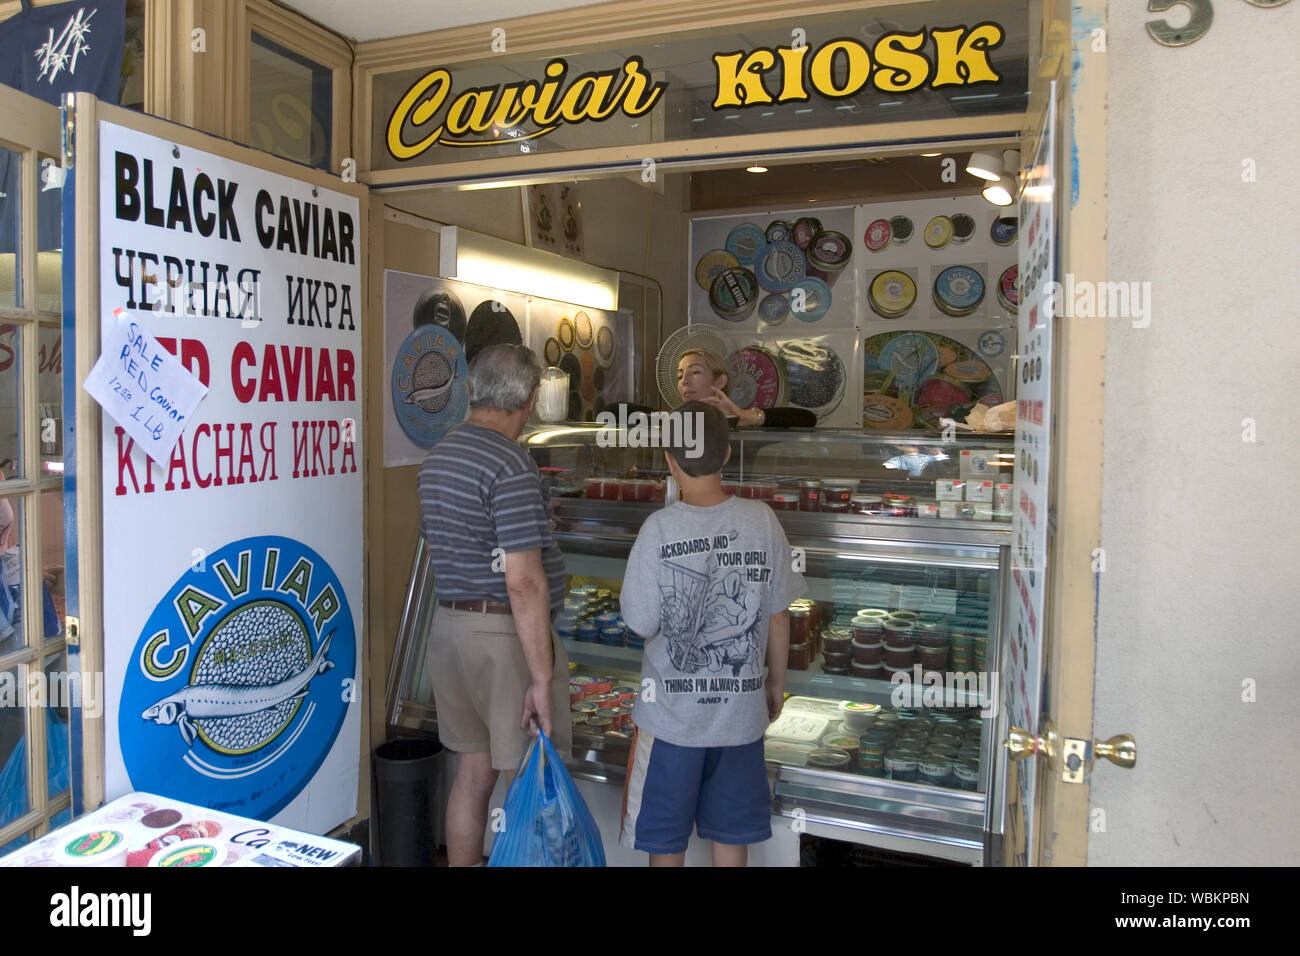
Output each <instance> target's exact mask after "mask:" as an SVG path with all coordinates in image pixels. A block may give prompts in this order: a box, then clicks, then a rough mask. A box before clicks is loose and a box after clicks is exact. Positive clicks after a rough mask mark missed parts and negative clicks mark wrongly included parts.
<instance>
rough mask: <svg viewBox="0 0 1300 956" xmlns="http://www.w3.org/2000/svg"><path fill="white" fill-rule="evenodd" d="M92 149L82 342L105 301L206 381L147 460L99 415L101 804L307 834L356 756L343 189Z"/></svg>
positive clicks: (336, 803) (354, 242) (356, 444)
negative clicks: (96, 301)
mask: <svg viewBox="0 0 1300 956" xmlns="http://www.w3.org/2000/svg"><path fill="white" fill-rule="evenodd" d="M99 143H100V147H99V163H100V193H99V221H100V248H99V259H100V262H99V268H100V314H101V319H102V322H103V327H102V334H103V335H104V336H105V338H104V339H102V340H105V341H106V336H107V333H108V331H109V329H110V323H112V322H113V321H115V320H114V317H113V312H114V310H121V312H122V313H123V314H125V315H126V316H129V317H130V319H131V320H132V321H133V322H135V323H136V324H137V325H138V326H139V328H140V330H142V331H143V332H144V333H146V334H147V335H150V336H153V337H154V338H155V339H156V340H157V341H158V343H159V344H160V345H161V347H162V348H165V349H166V350H168V351H169V352H171V353H172V354H173V355H175V356H176V357H177V358H178V359H179V360H180V362H181V364H182V365H183V366H184V367H185V368H186V369H187V370H188V372H189V373H190V374H192V375H194V376H195V377H196V378H198V379H199V380H200V381H201V382H202V383H203V384H204V385H206V386H207V389H208V390H207V394H206V396H205V397H204V398H203V400H202V401H201V402H200V403H199V405H198V407H197V409H196V411H195V412H194V414H193V415H192V416H191V418H190V420H189V421H188V422H187V423H186V427H185V429H184V431H183V432H182V434H181V437H180V440H179V441H178V442H177V443H176V444H175V446H174V447H173V448H172V449H171V451H170V453H169V454H167V455H165V456H164V457H166V460H163V461H153V460H150V458H149V457H148V456H147V455H146V454H145V453H144V450H143V449H141V448H140V447H139V445H138V444H137V443H136V442H134V441H133V440H132V438H131V435H130V433H129V432H127V431H126V430H124V429H123V428H122V427H121V424H120V423H118V422H116V421H115V420H114V419H113V418H112V417H110V416H109V415H107V414H105V416H104V422H103V445H102V455H103V459H102V467H103V487H102V499H103V510H104V544H103V554H104V643H105V647H104V661H105V670H106V674H105V680H106V687H107V688H109V690H110V693H109V695H108V697H109V702H108V708H107V711H106V715H105V716H106V720H105V758H106V779H105V786H106V796H107V797H108V798H109V799H112V798H114V797H117V796H119V795H121V794H124V793H127V792H130V791H132V790H140V791H147V792H151V793H160V794H166V795H167V796H170V797H174V798H176V799H179V800H184V801H186V802H189V803H193V804H198V805H201V806H206V807H209V808H213V809H217V810H224V811H228V812H230V813H235V814H238V815H241V816H249V817H259V818H262V819H270V818H272V817H274V818H275V820H276V822H278V823H282V824H285V825H288V826H293V827H297V828H299V829H304V830H310V831H314V832H317V833H320V832H324V831H326V830H328V829H330V828H331V827H333V826H335V825H337V824H338V823H341V822H342V821H344V820H346V819H347V818H349V817H350V816H352V815H353V814H354V813H355V810H356V801H357V772H358V771H357V767H358V759H357V758H358V753H359V751H360V710H359V704H358V701H359V694H358V692H357V687H358V683H359V681H360V676H361V675H360V671H359V662H360V654H359V645H358V637H359V634H360V620H361V610H362V608H361V599H362V598H361V596H362V583H363V578H362V484H361V471H360V468H361V462H362V460H363V459H362V452H361V445H360V436H359V435H358V434H357V431H356V423H357V422H359V421H360V419H361V361H360V357H361V315H360V312H359V309H360V306H361V270H360V247H361V241H360V240H361V237H360V235H359V226H360V222H361V220H360V208H359V207H360V204H359V202H358V200H357V199H356V198H354V197H351V196H347V195H344V194H342V193H335V192H331V191H328V190H325V189H320V188H313V187H312V186H311V185H310V184H308V183H304V182H301V181H298V180H294V179H291V178H288V177H285V176H280V175H276V174H274V173H270V172H267V171H265V170H262V169H258V168H256V167H253V166H248V165H244V164H241V163H237V162H233V161H231V160H229V159H226V158H223V157H222V156H219V155H214V154H210V153H204V152H200V151H198V150H195V149H191V148H187V147H173V145H172V144H171V143H168V142H165V141H162V140H158V139H155V138H152V137H149V136H145V135H142V134H141V133H139V132H136V131H133V130H128V129H126V128H123V127H120V126H116V125H113V124H109V123H101V124H100V127H99ZM136 401H137V402H138V404H141V405H143V406H144V408H143V409H142V410H141V412H140V414H141V415H145V414H149V413H150V412H154V411H157V410H156V409H153V408H150V401H151V398H150V393H149V392H148V391H146V390H143V389H142V390H140V392H139V394H138V396H137V398H136Z"/></svg>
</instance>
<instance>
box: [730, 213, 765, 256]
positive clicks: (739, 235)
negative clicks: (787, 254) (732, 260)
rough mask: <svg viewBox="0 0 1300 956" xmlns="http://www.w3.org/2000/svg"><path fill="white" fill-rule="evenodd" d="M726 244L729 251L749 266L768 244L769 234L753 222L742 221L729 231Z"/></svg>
mask: <svg viewBox="0 0 1300 956" xmlns="http://www.w3.org/2000/svg"><path fill="white" fill-rule="evenodd" d="M725 245H726V247H727V252H729V253H731V254H732V255H733V256H735V257H736V259H737V261H739V263H740V264H741V265H742V266H747V265H750V264H752V263H753V261H754V256H755V255H757V254H758V251H759V250H760V249H762V248H763V246H765V245H767V236H766V235H765V234H764V233H763V230H762V229H759V228H758V226H756V225H754V224H753V223H752V222H742V223H741V224H740V225H739V226H737V227H736V228H734V229H732V230H731V232H729V233H727V241H726V243H725Z"/></svg>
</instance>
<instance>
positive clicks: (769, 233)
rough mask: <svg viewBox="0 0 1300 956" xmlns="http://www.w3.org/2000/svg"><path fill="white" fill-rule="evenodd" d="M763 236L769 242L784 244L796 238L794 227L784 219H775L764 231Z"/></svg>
mask: <svg viewBox="0 0 1300 956" xmlns="http://www.w3.org/2000/svg"><path fill="white" fill-rule="evenodd" d="M763 235H764V236H765V237H766V239H767V241H768V242H783V241H785V240H787V239H793V238H794V226H792V225H791V224H790V223H788V222H786V221H785V220H784V219H773V220H772V221H771V222H769V223H768V224H767V228H766V229H765V230H763Z"/></svg>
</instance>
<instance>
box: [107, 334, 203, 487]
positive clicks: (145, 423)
mask: <svg viewBox="0 0 1300 956" xmlns="http://www.w3.org/2000/svg"><path fill="white" fill-rule="evenodd" d="M113 314H114V315H115V316H117V324H116V325H114V326H113V327H112V329H111V330H110V331H109V334H108V337H107V338H105V339H104V351H103V352H102V353H101V354H100V356H99V361H98V362H96V363H95V367H94V368H93V369H91V370H90V374H89V375H88V376H86V383H85V385H84V386H83V387H84V388H85V389H86V391H87V392H89V393H90V395H91V397H92V398H94V399H95V401H97V402H99V404H100V405H102V406H103V407H104V411H105V412H107V413H108V414H109V415H111V416H112V417H113V419H114V421H116V422H117V423H118V424H119V425H121V426H122V427H123V428H124V429H126V432H127V434H128V435H130V436H131V437H132V438H134V439H135V441H136V443H137V444H138V445H139V446H140V447H141V448H142V449H144V451H145V453H146V454H147V455H148V456H149V457H150V458H152V459H153V460H154V461H157V462H165V461H166V460H167V459H168V457H169V456H170V455H171V453H172V449H173V448H174V447H176V442H177V441H178V440H179V439H180V437H181V433H182V432H183V431H185V425H186V422H188V421H189V420H190V417H191V416H192V415H193V414H194V409H195V408H197V407H198V404H199V402H201V401H202V400H203V396H204V395H206V394H207V392H208V387H207V386H206V385H204V384H203V383H202V382H200V381H199V380H198V379H197V378H195V377H194V376H193V375H192V374H190V372H189V371H188V370H187V369H186V368H185V366H183V365H181V363H180V362H179V361H178V360H177V359H176V358H175V357H174V356H173V355H172V354H171V353H170V352H168V351H167V350H166V349H164V348H163V347H162V345H161V344H159V342H158V340H157V339H156V338H154V337H153V336H152V335H150V334H149V333H148V332H146V331H145V330H144V329H142V328H140V325H139V323H138V322H136V321H135V320H134V319H132V318H131V317H130V316H128V315H127V314H126V312H125V311H123V310H122V309H114V310H113Z"/></svg>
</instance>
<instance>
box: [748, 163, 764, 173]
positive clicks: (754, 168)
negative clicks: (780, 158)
mask: <svg viewBox="0 0 1300 956" xmlns="http://www.w3.org/2000/svg"><path fill="white" fill-rule="evenodd" d="M745 172H747V173H765V172H767V167H766V166H760V165H758V163H755V164H754V165H753V166H746V167H745Z"/></svg>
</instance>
